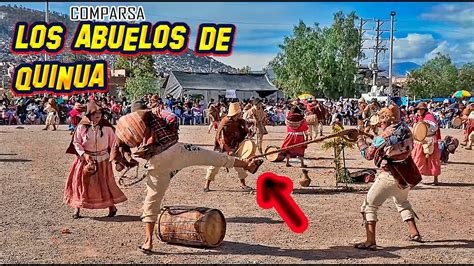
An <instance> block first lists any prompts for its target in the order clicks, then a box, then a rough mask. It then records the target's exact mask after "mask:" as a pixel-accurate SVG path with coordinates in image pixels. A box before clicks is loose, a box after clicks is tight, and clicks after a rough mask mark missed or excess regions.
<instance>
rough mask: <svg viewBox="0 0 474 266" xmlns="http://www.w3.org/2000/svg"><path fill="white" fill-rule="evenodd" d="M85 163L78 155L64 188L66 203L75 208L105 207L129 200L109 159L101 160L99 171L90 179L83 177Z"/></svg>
mask: <svg viewBox="0 0 474 266" xmlns="http://www.w3.org/2000/svg"><path fill="white" fill-rule="evenodd" d="M84 165H85V162H82V161H81V160H80V159H79V158H77V157H76V159H75V160H74V163H73V165H72V167H71V171H70V172H69V177H68V179H67V182H66V187H65V189H64V203H66V204H67V205H69V206H71V207H74V208H85V209H104V208H107V207H112V206H113V205H115V204H117V203H120V202H124V201H126V200H127V197H126V196H125V194H123V192H122V191H121V190H120V188H119V187H118V186H117V183H116V182H115V178H114V172H113V170H112V164H111V163H110V162H109V161H108V160H105V161H102V162H99V163H98V171H97V173H95V174H94V175H93V176H91V177H90V178H88V180H84V178H83V177H82V171H83V169H84Z"/></svg>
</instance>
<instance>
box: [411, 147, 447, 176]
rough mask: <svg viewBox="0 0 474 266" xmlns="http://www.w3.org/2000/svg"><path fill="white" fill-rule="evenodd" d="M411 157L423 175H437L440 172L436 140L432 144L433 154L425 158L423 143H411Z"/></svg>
mask: <svg viewBox="0 0 474 266" xmlns="http://www.w3.org/2000/svg"><path fill="white" fill-rule="evenodd" d="M411 157H412V158H413V161H414V162H415V164H416V166H417V167H418V170H419V171H420V174H422V175H425V176H439V175H440V174H441V160H440V151H439V146H438V142H436V143H435V144H434V149H433V154H432V155H431V156H429V157H428V158H426V156H425V153H424V152H423V145H422V144H419V143H415V144H413V150H412V152H411Z"/></svg>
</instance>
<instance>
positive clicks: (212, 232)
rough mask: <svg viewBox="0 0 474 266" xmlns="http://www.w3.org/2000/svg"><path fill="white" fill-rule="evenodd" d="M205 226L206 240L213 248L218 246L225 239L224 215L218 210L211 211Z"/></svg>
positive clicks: (206, 217) (207, 215)
mask: <svg viewBox="0 0 474 266" xmlns="http://www.w3.org/2000/svg"><path fill="white" fill-rule="evenodd" d="M203 219H205V221H204V225H203V232H202V234H203V235H204V239H205V240H206V242H207V244H208V245H209V246H212V247H216V246H218V245H219V244H220V243H221V242H222V240H224V237H225V231H226V221H225V218H224V215H223V214H222V213H221V212H220V211H218V210H215V209H214V210H211V211H209V212H208V213H207V214H206V216H205V217H204V218H203Z"/></svg>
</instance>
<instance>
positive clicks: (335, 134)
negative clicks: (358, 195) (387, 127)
mask: <svg viewBox="0 0 474 266" xmlns="http://www.w3.org/2000/svg"><path fill="white" fill-rule="evenodd" d="M354 133H356V134H358V135H364V136H367V137H369V138H374V137H375V136H374V135H372V134H369V133H365V132H363V131H360V130H357V129H345V130H341V131H339V132H337V133H334V134H331V135H327V136H324V137H319V138H316V139H314V140H309V141H305V142H302V143H298V144H295V145H291V146H288V147H286V148H283V149H279V150H274V151H270V152H267V153H264V154H260V155H255V156H253V157H251V158H250V159H255V158H261V157H265V156H267V155H270V154H274V153H280V152H282V151H287V150H291V149H293V148H296V147H300V146H303V145H308V144H311V143H315V142H320V141H323V140H326V139H330V138H336V137H342V136H345V135H348V134H354Z"/></svg>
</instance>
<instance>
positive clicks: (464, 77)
mask: <svg viewBox="0 0 474 266" xmlns="http://www.w3.org/2000/svg"><path fill="white" fill-rule="evenodd" d="M458 82H459V83H458V86H459V89H460V90H467V91H474V63H467V64H464V65H463V66H462V67H461V69H459V73H458Z"/></svg>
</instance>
